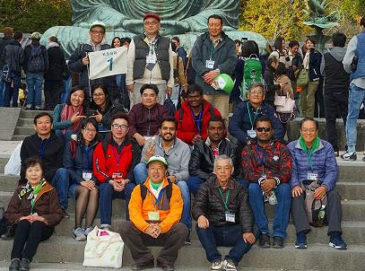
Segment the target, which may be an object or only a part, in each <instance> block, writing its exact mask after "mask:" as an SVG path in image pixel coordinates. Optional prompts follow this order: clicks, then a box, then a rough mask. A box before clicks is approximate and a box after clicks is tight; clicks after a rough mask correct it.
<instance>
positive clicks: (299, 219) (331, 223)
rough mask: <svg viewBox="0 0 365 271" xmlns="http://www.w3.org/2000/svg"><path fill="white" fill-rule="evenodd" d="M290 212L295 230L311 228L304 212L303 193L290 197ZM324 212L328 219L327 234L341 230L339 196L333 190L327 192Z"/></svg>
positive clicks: (308, 229)
mask: <svg viewBox="0 0 365 271" xmlns="http://www.w3.org/2000/svg"><path fill="white" fill-rule="evenodd" d="M291 212H292V216H293V222H294V225H295V229H296V232H297V233H298V232H301V231H305V232H309V231H310V230H311V227H310V225H309V222H308V218H307V214H306V212H305V207H304V194H302V195H300V196H299V197H295V198H293V199H292V206H291ZM326 214H327V221H328V234H331V233H332V232H342V229H341V219H342V208H341V198H340V195H339V194H338V193H337V191H335V190H332V191H329V192H327V206H326Z"/></svg>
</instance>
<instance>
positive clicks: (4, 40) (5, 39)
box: [0, 37, 13, 69]
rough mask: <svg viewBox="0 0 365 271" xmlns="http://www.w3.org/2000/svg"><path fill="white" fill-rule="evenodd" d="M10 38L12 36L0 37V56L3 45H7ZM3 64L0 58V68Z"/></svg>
mask: <svg viewBox="0 0 365 271" xmlns="http://www.w3.org/2000/svg"><path fill="white" fill-rule="evenodd" d="M12 40H13V39H12V37H3V38H2V39H0V56H1V55H2V53H3V51H4V48H5V46H6V45H8V44H9V43H10V42H11V41H12ZM4 65H5V63H4V60H3V59H2V58H0V68H1V69H2V68H3V66H4Z"/></svg>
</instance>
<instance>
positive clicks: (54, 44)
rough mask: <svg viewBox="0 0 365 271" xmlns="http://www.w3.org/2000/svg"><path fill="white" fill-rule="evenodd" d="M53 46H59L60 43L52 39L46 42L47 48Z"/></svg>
mask: <svg viewBox="0 0 365 271" xmlns="http://www.w3.org/2000/svg"><path fill="white" fill-rule="evenodd" d="M53 47H60V45H59V44H58V43H57V42H54V41H51V42H49V43H47V46H46V48H47V49H49V48H53Z"/></svg>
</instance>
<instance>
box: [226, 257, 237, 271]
mask: <svg viewBox="0 0 365 271" xmlns="http://www.w3.org/2000/svg"><path fill="white" fill-rule="evenodd" d="M224 270H226V271H237V266H236V264H235V263H234V261H232V260H231V259H227V260H225V261H224Z"/></svg>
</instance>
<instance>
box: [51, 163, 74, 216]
mask: <svg viewBox="0 0 365 271" xmlns="http://www.w3.org/2000/svg"><path fill="white" fill-rule="evenodd" d="M69 182H70V174H69V172H68V170H67V169H65V168H59V169H57V171H56V174H55V175H54V176H53V178H52V182H51V184H52V185H53V186H54V187H55V188H56V190H57V195H58V200H59V202H60V205H61V208H62V209H63V210H66V209H67V206H68V202H67V196H68V188H69V186H70V183H69Z"/></svg>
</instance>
